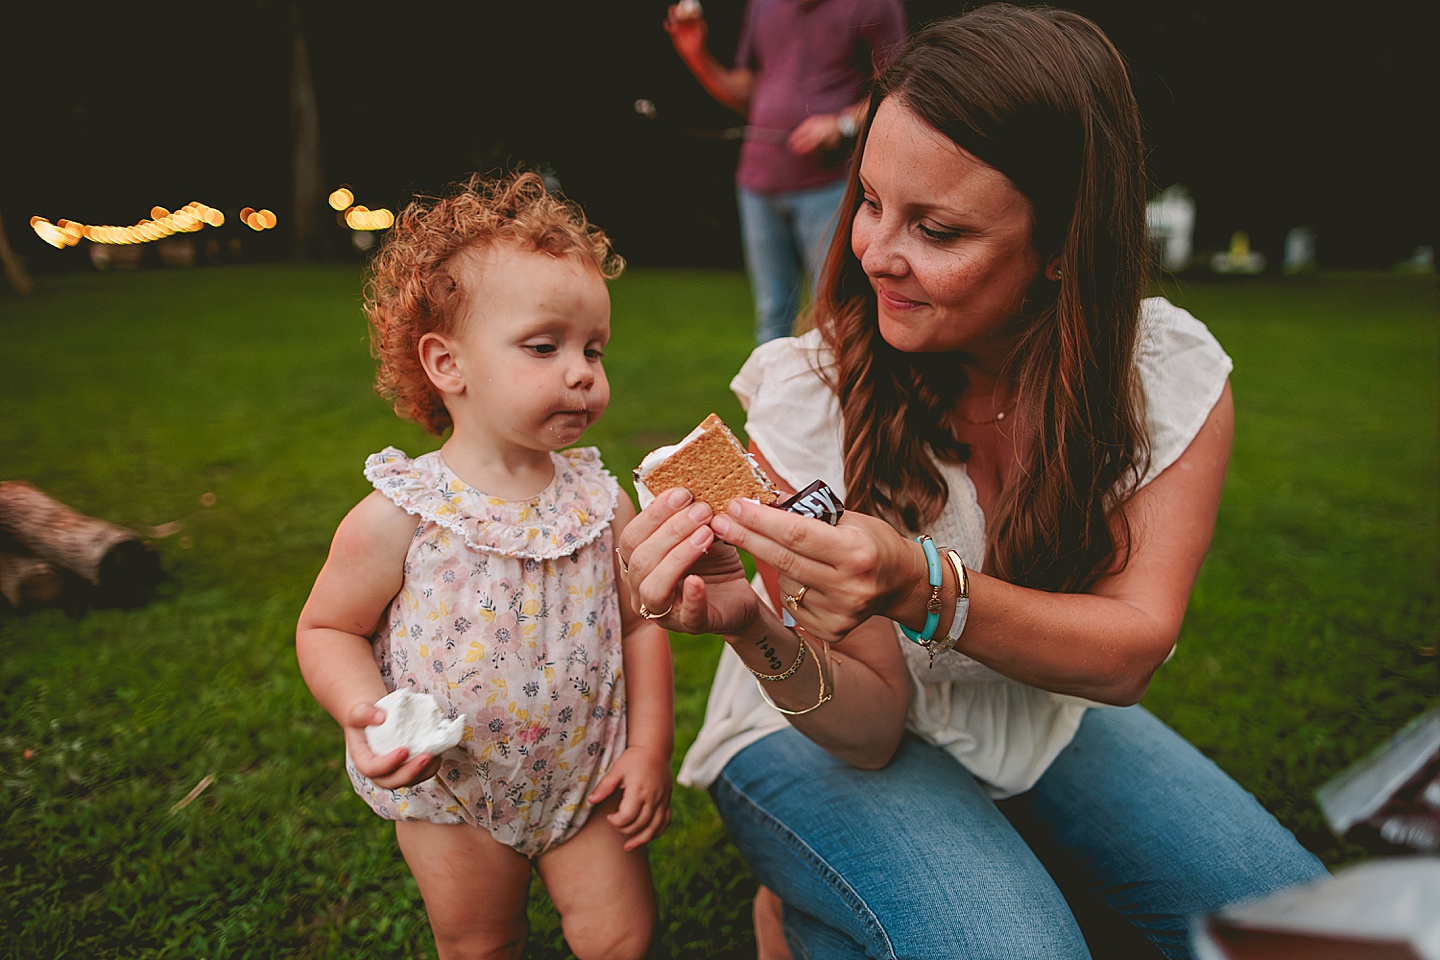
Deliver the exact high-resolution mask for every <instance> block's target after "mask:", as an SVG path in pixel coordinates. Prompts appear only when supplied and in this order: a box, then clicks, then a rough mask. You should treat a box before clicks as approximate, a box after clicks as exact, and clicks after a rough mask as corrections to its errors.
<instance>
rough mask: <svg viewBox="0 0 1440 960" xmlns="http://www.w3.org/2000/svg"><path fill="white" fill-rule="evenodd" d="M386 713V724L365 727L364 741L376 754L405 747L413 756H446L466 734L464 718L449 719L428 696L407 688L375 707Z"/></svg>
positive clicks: (386, 697) (384, 697) (395, 692)
mask: <svg viewBox="0 0 1440 960" xmlns="http://www.w3.org/2000/svg"><path fill="white" fill-rule="evenodd" d="M375 705H376V706H377V707H379V708H380V709H381V710H384V711H385V722H384V723H381V724H377V725H375V726H370V727H366V728H365V742H366V743H368V744H370V749H371V750H373V751H375V753H377V754H385V753H389V752H390V751H391V750H394V749H395V748H397V747H405V748H406V749H408V750H409V751H410V756H412V757H413V756H417V755H418V754H422V753H428V754H430V755H432V756H434V755H437V754H440V753H444V752H445V751H446V750H449V749H450V748H451V747H453V746H455V745H456V744H457V743H459V742H460V738H461V737H462V736H464V735H465V719H464V718H463V717H456V718H455V719H453V720H446V719H445V717H444V715H443V714H441V712H440V704H438V703H437V702H436V701H435V698H434V697H432V696H430V694H428V693H412V692H411V691H409V690H407V689H406V688H404V687H401V688H400V689H399V690H395V691H394V692H392V693H388V694H386V695H385V696H383V697H381V698H380V699H379V701H377V702H376V704H375Z"/></svg>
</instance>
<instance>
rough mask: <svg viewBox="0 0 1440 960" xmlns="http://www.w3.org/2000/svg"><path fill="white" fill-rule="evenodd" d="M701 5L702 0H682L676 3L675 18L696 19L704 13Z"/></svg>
mask: <svg viewBox="0 0 1440 960" xmlns="http://www.w3.org/2000/svg"><path fill="white" fill-rule="evenodd" d="M704 12H705V11H704V9H703V8H702V7H701V6H700V0H680V2H679V3H677V4H675V18H676V19H677V20H694V19H696V18H697V17H700V16H701V15H703V14H704Z"/></svg>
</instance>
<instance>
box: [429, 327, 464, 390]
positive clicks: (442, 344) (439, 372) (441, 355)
mask: <svg viewBox="0 0 1440 960" xmlns="http://www.w3.org/2000/svg"><path fill="white" fill-rule="evenodd" d="M418 349H419V353H420V366H421V368H422V369H423V370H424V371H425V376H427V377H429V378H430V382H431V383H433V384H434V385H435V389H436V390H439V391H440V392H441V393H443V394H448V395H451V396H458V395H459V394H462V393H464V392H465V377H464V375H462V374H461V372H460V365H459V364H458V363H456V362H455V350H454V348H453V347H452V346H451V343H450V340H449V338H448V337H445V336H444V335H442V334H438V333H427V334H425V336H423V337H421V338H420V346H419V348H418Z"/></svg>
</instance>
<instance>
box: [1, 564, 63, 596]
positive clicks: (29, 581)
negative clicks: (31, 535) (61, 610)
mask: <svg viewBox="0 0 1440 960" xmlns="http://www.w3.org/2000/svg"><path fill="white" fill-rule="evenodd" d="M63 587H64V582H63V581H62V580H61V579H60V571H58V570H56V569H55V568H54V567H52V566H50V564H48V563H46V562H45V561H44V560H41V559H40V558H39V557H31V556H27V555H25V554H20V553H5V552H0V594H4V595H5V599H6V600H9V601H10V605H11V606H12V607H15V608H16V609H19V610H28V609H30V608H32V607H45V606H49V605H50V604H52V603H54V602H55V600H56V598H58V597H59V596H60V591H61V589H63Z"/></svg>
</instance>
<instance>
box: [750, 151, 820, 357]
mask: <svg viewBox="0 0 1440 960" xmlns="http://www.w3.org/2000/svg"><path fill="white" fill-rule="evenodd" d="M844 195H845V181H844V179H843V178H842V179H840V180H837V181H836V182H835V183H831V184H826V185H825V186H823V187H815V188H814V189H811V190H795V191H791V192H787V193H753V192H751V191H749V190H746V189H745V188H744V187H737V188H736V189H735V198H736V201H737V203H738V204H739V206H740V239H741V241H742V242H743V244H744V247H745V270H746V272H747V273H749V275H750V290H751V292H752V293H753V294H754V296H755V342H756V343H757V344H760V343H764V342H765V341H767V340H774V339H775V338H777V337H788V336H790V334H791V333H792V332H793V330H794V327H795V315H796V314H797V313H799V312H800V275H801V271H802V270H803V271H804V272H805V273H806V274H807V275H808V276H809V278H810V290H811V292H812V293H813V292H814V290H815V284H816V283H817V282H818V280H819V278H820V268H821V266H823V265H824V263H825V254H826V252H827V251H828V250H829V249H830V238H831V237H832V236H833V235H834V233H835V213H836V211H837V210H839V208H840V199H841V198H842V197H843V196H844Z"/></svg>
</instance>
